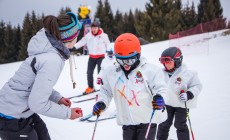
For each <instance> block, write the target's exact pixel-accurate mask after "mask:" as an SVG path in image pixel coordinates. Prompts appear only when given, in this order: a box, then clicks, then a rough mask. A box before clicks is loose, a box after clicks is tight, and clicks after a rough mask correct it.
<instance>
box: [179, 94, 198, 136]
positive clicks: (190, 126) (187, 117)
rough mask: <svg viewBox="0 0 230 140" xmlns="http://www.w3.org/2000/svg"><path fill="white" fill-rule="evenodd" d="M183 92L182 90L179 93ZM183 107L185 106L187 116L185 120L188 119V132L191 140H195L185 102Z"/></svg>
mask: <svg viewBox="0 0 230 140" xmlns="http://www.w3.org/2000/svg"><path fill="white" fill-rule="evenodd" d="M183 92H184V90H181V91H180V93H183ZM184 105H185V109H186V114H187V118H188V122H189V128H190V131H191V134H192V139H193V140H195V137H194V134H193V131H192V123H191V120H190V117H189V111H188V108H187V104H186V102H184Z"/></svg>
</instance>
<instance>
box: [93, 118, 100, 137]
mask: <svg viewBox="0 0 230 140" xmlns="http://www.w3.org/2000/svg"><path fill="white" fill-rule="evenodd" d="M99 117H100V115H97V119H96V122H95V126H94V130H93V136H92V140H94V135H95V132H96V128H97V122H98V118H99Z"/></svg>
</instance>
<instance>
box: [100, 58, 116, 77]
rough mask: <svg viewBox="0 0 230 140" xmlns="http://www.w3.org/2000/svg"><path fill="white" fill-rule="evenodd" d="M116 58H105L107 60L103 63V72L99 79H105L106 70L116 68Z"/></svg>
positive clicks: (101, 71)
mask: <svg viewBox="0 0 230 140" xmlns="http://www.w3.org/2000/svg"><path fill="white" fill-rule="evenodd" d="M116 62H117V61H116V58H115V57H114V56H113V57H112V58H110V57H108V56H105V58H104V59H103V60H102V62H101V70H100V72H99V74H98V76H97V77H98V78H101V79H102V78H103V73H104V71H105V69H106V68H108V67H111V66H114V65H115V64H116Z"/></svg>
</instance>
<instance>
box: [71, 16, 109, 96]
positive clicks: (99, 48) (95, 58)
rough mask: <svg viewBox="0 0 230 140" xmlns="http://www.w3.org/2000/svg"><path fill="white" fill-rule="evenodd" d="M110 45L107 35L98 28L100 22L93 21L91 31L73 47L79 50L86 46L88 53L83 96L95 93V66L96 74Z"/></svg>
mask: <svg viewBox="0 0 230 140" xmlns="http://www.w3.org/2000/svg"><path fill="white" fill-rule="evenodd" d="M109 44H110V41H109V38H108V35H107V34H106V33H104V32H103V30H102V29H101V28H100V21H99V20H95V21H94V22H93V23H92V24H91V31H90V32H89V33H87V34H86V35H85V36H84V37H83V38H82V39H81V40H80V41H79V42H77V43H76V44H75V45H74V47H75V48H76V49H79V48H81V47H83V46H85V45H86V46H87V48H88V52H89V60H88V68H87V81H88V88H86V90H85V92H84V94H89V93H92V92H94V91H95V89H94V79H93V73H94V69H95V67H96V65H97V72H98V73H99V72H100V70H101V62H102V60H103V59H104V57H105V53H106V50H107V46H108V45H109Z"/></svg>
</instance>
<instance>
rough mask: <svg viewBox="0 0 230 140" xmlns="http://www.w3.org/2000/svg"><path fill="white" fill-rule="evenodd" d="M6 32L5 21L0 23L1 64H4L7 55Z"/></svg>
mask: <svg viewBox="0 0 230 140" xmlns="http://www.w3.org/2000/svg"><path fill="white" fill-rule="evenodd" d="M5 30H6V26H5V23H4V22H3V21H1V22H0V64H2V63H4V59H3V56H4V55H5V53H6V52H5V47H6V45H5V42H4V38H5Z"/></svg>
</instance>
